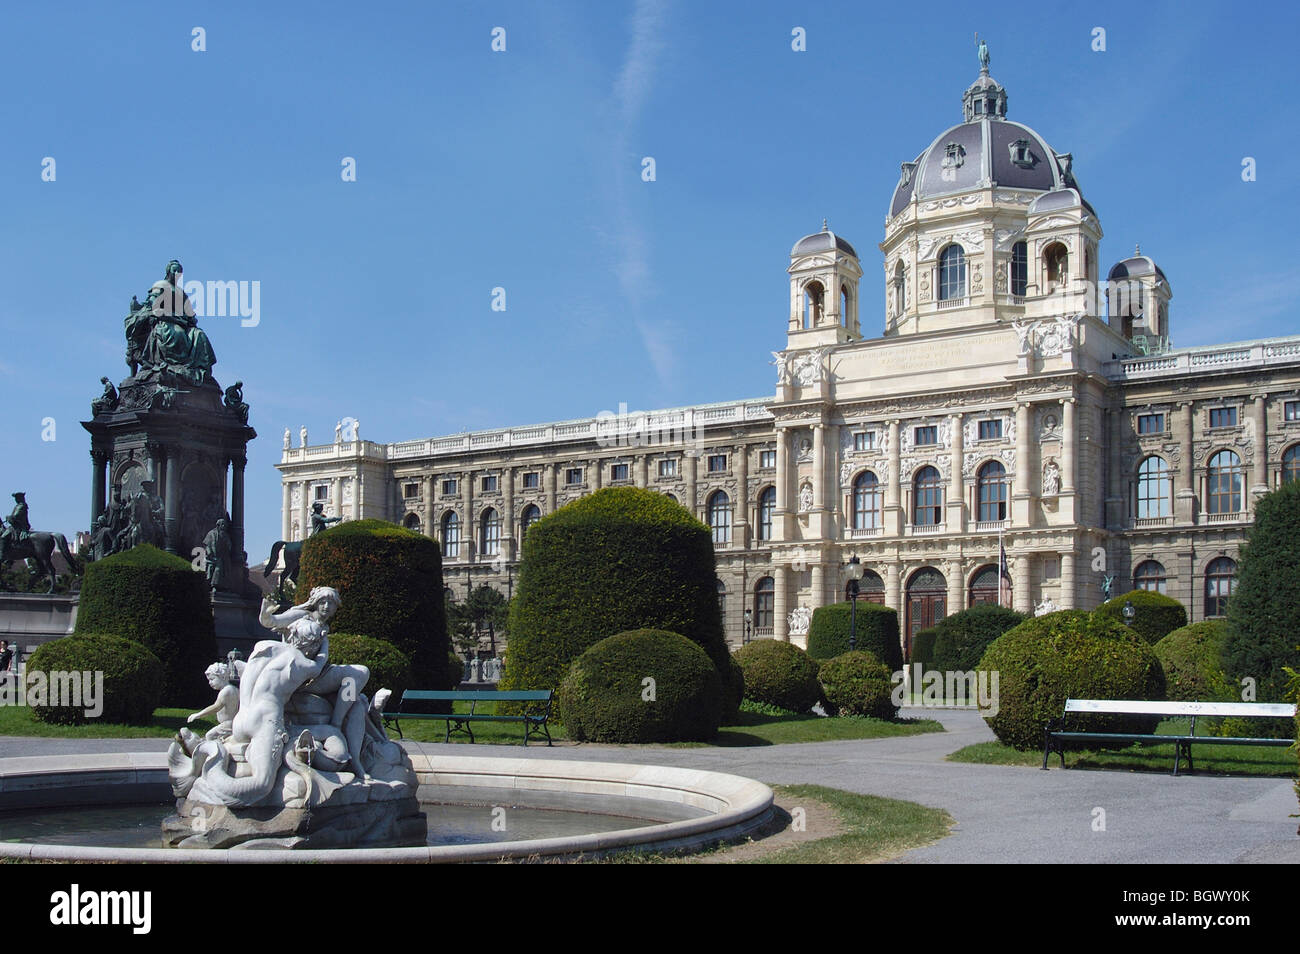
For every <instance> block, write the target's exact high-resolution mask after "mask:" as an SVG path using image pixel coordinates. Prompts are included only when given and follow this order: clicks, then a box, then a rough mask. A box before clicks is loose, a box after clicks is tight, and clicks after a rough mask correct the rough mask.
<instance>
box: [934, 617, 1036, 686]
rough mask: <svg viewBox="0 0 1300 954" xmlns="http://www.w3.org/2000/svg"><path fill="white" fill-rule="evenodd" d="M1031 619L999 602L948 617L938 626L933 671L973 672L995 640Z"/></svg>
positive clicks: (938, 623)
mask: <svg viewBox="0 0 1300 954" xmlns="http://www.w3.org/2000/svg"><path fill="white" fill-rule="evenodd" d="M1027 619H1029V617H1028V616H1027V615H1025V614H1024V613H1017V612H1016V611H1015V610H1013V609H1007V608H1006V607H1005V606H998V605H997V604H995V603H983V604H980V605H978V606H972V607H971V608H970V609H965V610H962V611H961V612H960V613H953V614H952V615H951V616H945V617H944V618H943V619H941V620H939V622H937V623H935V624H934V653H933V655H932V656H931V657H930V663H931V665H930V667H929V668H931V669H938V670H941V671H943V672H969V671H970V670H972V669H974V668H975V667H976V666H978V665H979V661H980V659H981V658H982V657H983V655H984V651H985V650H986V649H988V648H989V645H990V644H991V643H992V642H993V640H995V639H997V638H998V637H999V636H1001V635H1002V634H1003V633H1005V632H1006V631H1007V630H1009V629H1011V628H1012V627H1015V626H1019V625H1020V624H1021V623H1023V622H1024V621H1025V620H1027Z"/></svg>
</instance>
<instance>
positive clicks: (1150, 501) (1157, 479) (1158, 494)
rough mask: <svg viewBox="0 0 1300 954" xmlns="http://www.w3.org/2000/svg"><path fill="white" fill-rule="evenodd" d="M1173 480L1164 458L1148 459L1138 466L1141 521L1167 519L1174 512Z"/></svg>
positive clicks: (1138, 510)
mask: <svg viewBox="0 0 1300 954" xmlns="http://www.w3.org/2000/svg"><path fill="white" fill-rule="evenodd" d="M1173 494H1174V482H1173V478H1172V477H1170V476H1169V465H1168V464H1166V463H1165V459H1164V458H1163V457H1155V456H1152V457H1148V458H1146V459H1145V460H1144V461H1142V463H1141V464H1139V465H1138V481H1137V516H1138V519H1139V520H1147V519H1149V518H1151V517H1167V516H1169V514H1170V513H1172V510H1171V509H1170V508H1171V507H1172V503H1171V500H1172V498H1173Z"/></svg>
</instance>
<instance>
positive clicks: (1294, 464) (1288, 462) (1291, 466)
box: [1282, 444, 1300, 481]
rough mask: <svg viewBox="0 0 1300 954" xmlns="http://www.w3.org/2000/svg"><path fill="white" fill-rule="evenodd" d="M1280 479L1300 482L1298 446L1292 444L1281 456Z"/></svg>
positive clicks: (1299, 450) (1299, 446) (1299, 451)
mask: <svg viewBox="0 0 1300 954" xmlns="http://www.w3.org/2000/svg"><path fill="white" fill-rule="evenodd" d="M1282 479H1283V480H1284V481H1286V480H1300V444H1292V445H1291V446H1290V447H1288V448H1287V449H1286V451H1285V452H1284V453H1283V454H1282Z"/></svg>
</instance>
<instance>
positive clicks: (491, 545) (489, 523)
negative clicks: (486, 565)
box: [478, 507, 501, 556]
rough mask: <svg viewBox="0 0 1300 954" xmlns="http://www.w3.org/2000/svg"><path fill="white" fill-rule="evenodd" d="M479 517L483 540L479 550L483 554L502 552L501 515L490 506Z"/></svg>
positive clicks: (480, 533) (493, 554)
mask: <svg viewBox="0 0 1300 954" xmlns="http://www.w3.org/2000/svg"><path fill="white" fill-rule="evenodd" d="M478 519H479V527H480V530H479V538H480V539H481V540H482V541H483V545H482V548H481V549H480V550H479V552H480V553H481V554H483V556H496V555H497V554H498V553H500V552H501V516H500V515H499V514H498V513H497V512H496V511H495V510H494V509H492V508H491V507H488V508H487V509H486V510H484V511H483V514H482V516H480V517H479V518H478Z"/></svg>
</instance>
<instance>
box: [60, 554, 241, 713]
mask: <svg viewBox="0 0 1300 954" xmlns="http://www.w3.org/2000/svg"><path fill="white" fill-rule="evenodd" d="M75 634H76V635H78V636H89V635H96V634H105V635H109V636H118V637H121V638H124V639H129V640H133V641H135V642H137V643H141V644H142V645H144V646H145V647H146V648H148V649H149V650H150V652H152V653H153V654H154V656H156V657H157V658H158V659H159V661H160V662H161V663H162V667H163V677H162V679H163V681H162V704H163V705H166V706H180V707H191V706H205V705H207V704H208V703H209V702H211V701H212V700H211V699H210V698H209V697H210V696H211V695H212V690H211V689H210V688H208V682H207V680H206V679H205V678H204V676H203V670H205V669H206V668H207V667H208V666H210V665H211V664H212V662H213V660H215V659H217V658H218V653H217V637H216V632H215V630H214V628H213V623H212V591H211V590H210V589H209V588H208V581H207V578H206V577H205V576H204V575H203V574H202V573H199V572H196V571H195V569H194V567H193V566H191V565H190V563H189V562H188V561H187V560H182V559H181V558H180V557H178V556H173V555H172V554H170V553H165V552H163V551H162V550H159V549H158V548H157V547H154V546H151V545H149V544H147V543H144V544H141V545H140V546H137V547H133V548H131V549H130V550H127V551H125V552H123V553H117V554H114V555H113V556H110V557H105V558H104V559H102V560H96V561H94V562H93V563H91V564H89V565H88V566H87V567H86V576H85V579H84V580H83V581H82V584H81V598H80V600H79V601H78V604H77V625H76V629H75Z"/></svg>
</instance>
